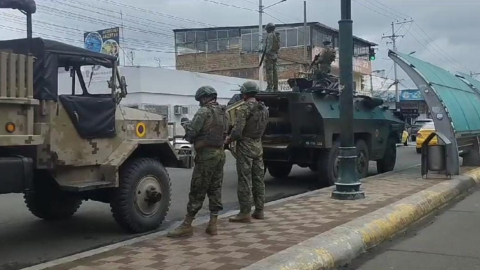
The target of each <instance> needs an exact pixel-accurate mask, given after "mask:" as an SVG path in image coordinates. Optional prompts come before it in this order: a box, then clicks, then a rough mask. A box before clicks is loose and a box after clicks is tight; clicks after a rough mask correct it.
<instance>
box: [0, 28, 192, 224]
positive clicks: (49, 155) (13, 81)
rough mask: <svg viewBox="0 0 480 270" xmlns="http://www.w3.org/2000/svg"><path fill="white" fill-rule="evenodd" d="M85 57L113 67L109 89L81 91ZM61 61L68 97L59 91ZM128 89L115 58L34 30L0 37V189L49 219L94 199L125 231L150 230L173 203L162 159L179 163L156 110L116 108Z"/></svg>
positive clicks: (173, 164)
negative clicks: (33, 35)
mask: <svg viewBox="0 0 480 270" xmlns="http://www.w3.org/2000/svg"><path fill="white" fill-rule="evenodd" d="M92 65H96V66H103V67H105V68H108V69H110V70H111V72H112V77H111V80H110V81H109V83H108V85H107V84H106V85H105V87H107V86H108V87H109V88H110V90H111V94H92V93H89V92H88V89H87V87H86V84H85V80H84V78H83V76H82V72H81V71H82V70H81V69H82V67H85V66H92ZM62 69H63V70H65V71H67V72H70V75H71V80H72V87H71V89H70V91H69V92H70V94H68V95H60V94H59V89H58V71H59V70H62ZM77 80H78V82H79V85H80V87H79V88H80V89H76V88H77V87H76V85H77V83H76V81H77ZM126 94H127V85H126V80H125V78H124V77H121V76H120V74H119V71H118V68H117V58H116V57H114V56H109V55H105V54H101V53H95V52H91V51H88V50H84V49H82V48H78V47H74V46H71V45H67V44H63V43H60V42H56V41H52V40H44V39H41V38H31V37H30V38H27V39H18V40H9V41H0V173H1V177H0V194H6V193H24V197H25V203H26V205H27V207H28V208H29V210H30V211H31V212H32V213H33V214H34V215H35V216H37V217H39V218H42V219H46V220H57V219H64V218H68V217H71V216H72V215H73V214H74V213H75V212H76V211H77V209H78V208H79V206H80V204H81V203H82V201H83V200H94V201H99V202H104V203H109V204H110V205H111V209H112V213H113V216H114V218H115V220H116V221H117V223H118V224H119V225H121V227H123V228H124V229H126V230H128V231H129V232H134V233H138V232H145V231H149V230H152V229H155V228H157V227H158V226H159V225H160V224H161V222H162V221H163V220H164V218H165V216H166V215H167V212H168V209H169V206H170V196H171V190H170V186H171V183H170V178H169V175H168V173H167V171H166V170H165V166H171V167H182V166H183V165H182V161H181V160H180V159H179V158H178V156H177V154H176V152H175V150H174V149H173V146H172V145H171V144H170V143H169V140H168V127H167V121H166V120H165V119H164V118H163V116H160V115H157V114H152V113H148V112H144V111H140V110H136V109H132V108H126V107H122V106H119V103H120V101H121V99H122V98H123V97H125V95H126Z"/></svg>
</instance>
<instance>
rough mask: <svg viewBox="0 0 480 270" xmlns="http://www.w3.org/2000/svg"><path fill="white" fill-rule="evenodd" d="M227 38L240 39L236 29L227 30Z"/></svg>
mask: <svg viewBox="0 0 480 270" xmlns="http://www.w3.org/2000/svg"><path fill="white" fill-rule="evenodd" d="M228 37H229V38H235V37H240V31H239V30H238V29H232V30H228Z"/></svg>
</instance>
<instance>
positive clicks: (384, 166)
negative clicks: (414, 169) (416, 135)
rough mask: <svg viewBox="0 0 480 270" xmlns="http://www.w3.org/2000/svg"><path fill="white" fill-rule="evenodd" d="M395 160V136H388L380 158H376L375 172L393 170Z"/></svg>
mask: <svg viewBox="0 0 480 270" xmlns="http://www.w3.org/2000/svg"><path fill="white" fill-rule="evenodd" d="M396 161H397V142H396V139H395V137H392V136H390V137H388V140H387V148H386V149H385V155H384V156H383V158H382V159H380V160H377V172H378V173H386V172H390V171H393V169H394V168H395V162H396Z"/></svg>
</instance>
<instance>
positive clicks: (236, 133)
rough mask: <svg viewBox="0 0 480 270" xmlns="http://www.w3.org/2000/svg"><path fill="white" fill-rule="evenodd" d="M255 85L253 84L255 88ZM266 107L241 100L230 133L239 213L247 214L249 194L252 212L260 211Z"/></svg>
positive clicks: (263, 188)
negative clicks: (233, 149)
mask: <svg viewBox="0 0 480 270" xmlns="http://www.w3.org/2000/svg"><path fill="white" fill-rule="evenodd" d="M255 86H256V85H255ZM268 116H269V114H268V109H267V107H266V106H265V105H264V104H263V103H261V102H257V101H248V100H247V101H245V103H244V104H243V105H241V106H240V108H239V109H238V110H237V118H236V122H235V127H234V129H233V130H232V133H231V139H232V141H236V154H237V174H238V188H237V193H238V194H237V195H238V202H239V204H240V213H241V214H250V212H251V208H252V199H251V198H252V194H253V201H254V203H255V211H262V212H263V206H264V203H265V183H264V181H263V177H264V173H265V171H264V164H263V148H262V136H263V133H264V132H265V129H266V126H267V123H268Z"/></svg>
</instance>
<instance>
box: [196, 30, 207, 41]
mask: <svg viewBox="0 0 480 270" xmlns="http://www.w3.org/2000/svg"><path fill="white" fill-rule="evenodd" d="M205 40H206V36H205V31H197V39H196V41H197V42H199V41H205Z"/></svg>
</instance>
